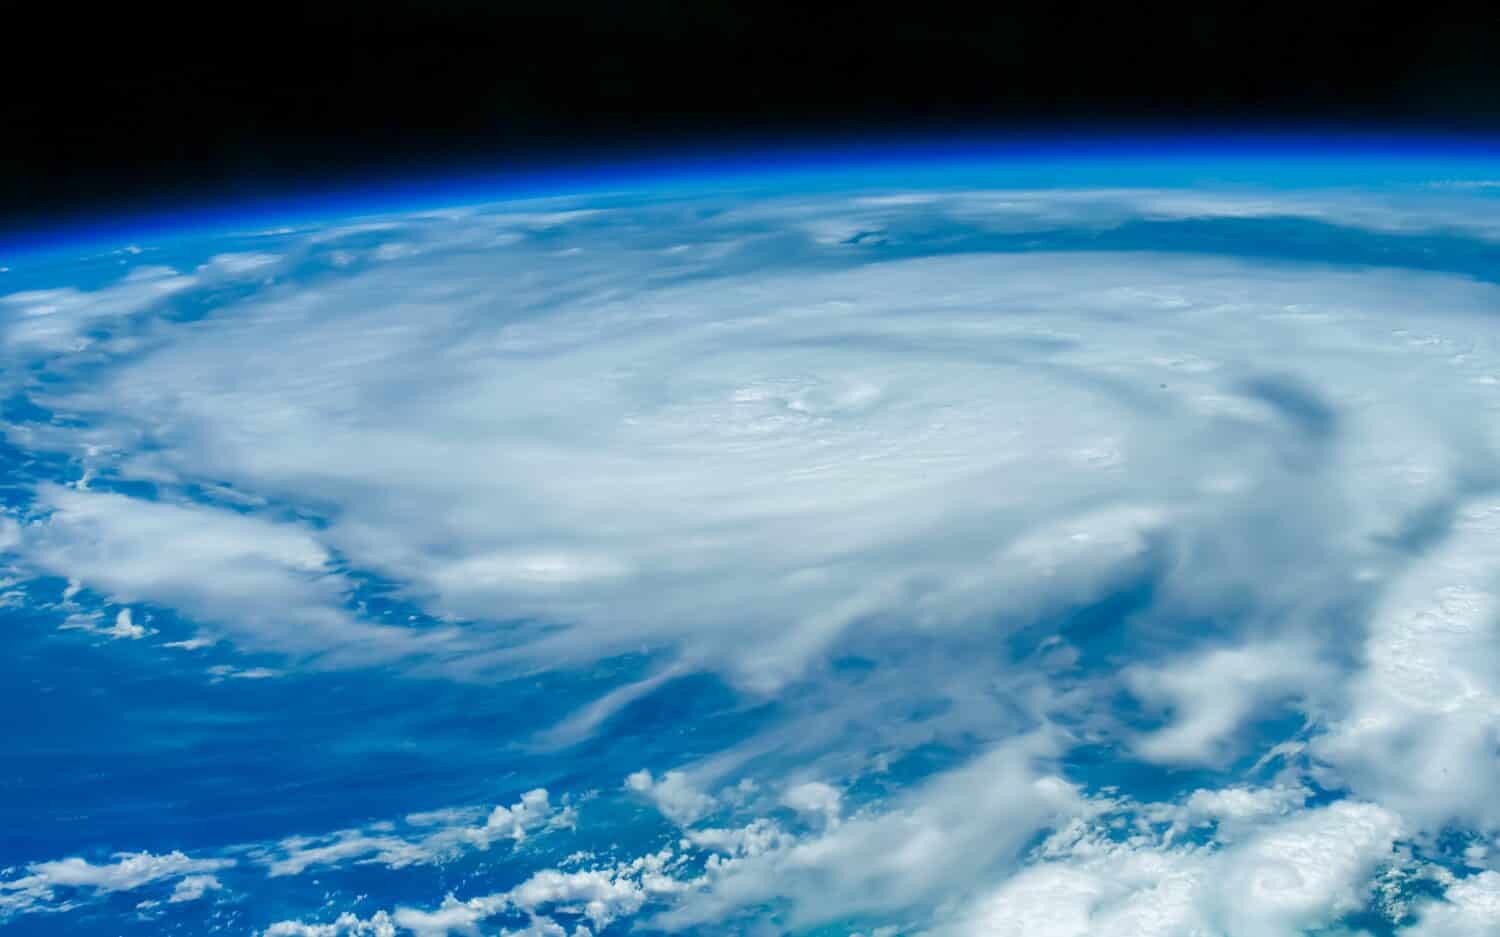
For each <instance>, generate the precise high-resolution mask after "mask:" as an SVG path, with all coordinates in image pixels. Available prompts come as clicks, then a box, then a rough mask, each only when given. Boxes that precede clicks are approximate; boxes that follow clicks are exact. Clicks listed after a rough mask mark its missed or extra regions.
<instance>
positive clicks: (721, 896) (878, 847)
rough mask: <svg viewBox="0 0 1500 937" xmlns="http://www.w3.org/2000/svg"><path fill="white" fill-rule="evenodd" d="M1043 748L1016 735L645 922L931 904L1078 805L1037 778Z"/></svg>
mask: <svg viewBox="0 0 1500 937" xmlns="http://www.w3.org/2000/svg"><path fill="white" fill-rule="evenodd" d="M1049 746H1050V743H1049V742H1047V741H1046V740H1045V739H1043V738H1039V737H1023V738H1020V739H1016V740H1012V741H1010V742H1008V743H1005V744H1003V745H1001V746H999V747H997V748H995V749H994V750H993V751H990V752H987V753H985V754H984V755H982V756H980V757H978V758H976V759H974V760H973V761H972V762H971V763H969V764H967V765H964V766H963V767H962V768H959V769H957V770H954V771H951V772H948V773H946V774H944V775H941V776H939V777H938V778H936V779H934V780H933V781H932V782H931V783H930V784H928V785H926V786H925V787H923V788H921V789H919V790H917V791H914V792H912V793H910V794H909V795H907V796H906V797H904V798H902V799H901V800H899V801H898V802H896V803H894V804H891V805H890V806H889V808H888V809H885V810H882V811H881V812H879V813H872V814H870V815H868V816H856V817H851V818H849V819H847V820H845V821H844V822H843V823H841V824H839V825H837V826H834V827H832V828H831V829H829V830H827V831H826V832H823V833H821V834H819V835H816V836H811V837H808V838H805V839H802V840H798V841H796V842H795V843H794V844H792V845H790V846H788V847H786V848H782V849H770V850H766V851H764V852H759V853H756V854H747V855H745V856H744V857H743V858H737V859H734V860H732V861H728V862H722V863H717V864H716V865H715V867H713V868H711V869H710V874H709V877H708V879H707V882H706V883H705V884H704V885H703V886H702V887H701V888H699V889H697V890H695V891H693V892H690V893H687V894H685V895H683V896H682V897H681V898H680V899H679V901H678V902H677V904H676V905H675V906H674V907H673V908H672V909H671V910H669V911H666V912H664V913H663V914H661V915H659V916H658V917H656V918H655V919H654V921H653V923H655V924H657V925H660V926H662V927H665V928H667V929H669V930H691V929H693V928H697V927H703V926H707V925H708V924H709V923H710V922H716V921H717V922H721V921H723V920H724V919H725V917H726V916H728V915H732V914H734V913H736V912H740V911H742V910H744V909H747V908H752V907H756V906H759V905H761V904H762V903H765V902H778V903H785V904H786V905H787V908H788V911H787V921H788V925H789V926H792V927H806V926H811V925H814V924H817V923H824V922H828V921H833V920H837V919H840V918H844V917H849V916H855V915H863V914H881V913H885V914H890V913H896V912H902V911H908V910H911V909H914V908H916V907H919V906H926V907H931V906H933V905H935V904H939V903H941V902H942V901H943V900H945V899H951V898H953V897H955V896H957V895H959V894H962V893H963V892H964V891H965V890H967V889H968V888H971V887H973V885H975V884H976V879H978V878H981V877H983V876H985V875H993V874H995V873H996V871H997V870H1003V869H1006V868H1008V867H1014V865H1015V864H1016V863H1017V862H1019V859H1020V857H1019V855H1018V853H1019V851H1020V849H1021V847H1022V845H1023V844H1024V843H1025V842H1026V841H1027V840H1028V839H1029V838H1031V837H1032V836H1033V835H1035V833H1037V832H1038V831H1039V830H1042V829H1044V828H1046V827H1048V826H1050V825H1051V824H1053V823H1055V822H1057V821H1058V820H1059V819H1060V818H1062V817H1064V816H1067V815H1069V814H1071V813H1073V812H1074V811H1076V810H1077V809H1078V807H1079V806H1080V805H1081V800H1080V798H1079V795H1078V793H1077V791H1076V790H1075V789H1074V788H1073V787H1072V786H1071V785H1069V784H1067V783H1065V782H1063V781H1062V780H1061V779H1059V778H1057V777H1055V776H1051V775H1047V774H1042V773H1038V771H1037V770H1036V761H1037V760H1038V759H1039V758H1042V757H1045V755H1046V753H1047V752H1048V750H1049Z"/></svg>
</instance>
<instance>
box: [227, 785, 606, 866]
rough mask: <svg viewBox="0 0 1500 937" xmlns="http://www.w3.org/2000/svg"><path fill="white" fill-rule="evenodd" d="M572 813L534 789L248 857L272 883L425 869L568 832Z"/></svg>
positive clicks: (286, 842) (289, 842)
mask: <svg viewBox="0 0 1500 937" xmlns="http://www.w3.org/2000/svg"><path fill="white" fill-rule="evenodd" d="M575 816H576V811H575V810H574V808H572V807H571V806H566V805H564V806H561V807H559V806H556V805H554V804H553V803H552V802H551V800H550V798H549V796H548V794H547V791H546V790H544V789H542V788H536V789H534V790H531V791H527V792H526V793H525V794H523V795H521V799H520V800H518V801H517V802H515V803H514V804H512V805H510V806H508V807H507V806H505V805H503V804H499V805H496V806H495V807H494V808H493V809H491V810H490V811H489V812H488V813H487V814H486V813H485V812H484V811H483V810H478V809H474V808H470V809H451V810H441V811H433V812H427V813H417V814H411V815H409V816H407V817H406V818H405V820H404V822H403V823H402V824H400V825H397V824H394V823H381V824H376V825H374V826H371V827H367V828H361V829H348V830H338V831H336V832H333V833H327V834H322V835H318V836H289V837H287V838H285V839H283V840H281V841H279V842H277V843H275V844H274V845H272V846H269V847H259V848H256V849H254V850H252V851H251V856H252V858H253V859H254V861H255V862H256V863H257V864H260V865H263V866H265V868H266V870H267V872H268V874H269V875H270V876H271V877H273V878H276V877H280V876H285V875H300V874H302V873H303V872H305V871H306V870H308V869H310V868H319V867H331V866H340V865H344V864H346V863H350V862H354V863H358V864H364V865H382V866H385V867H387V868H391V869H400V868H406V867H408V866H413V865H431V864H434V863H438V862H443V861H445V860H448V859H451V858H453V857H454V856H456V855H458V854H460V853H462V852H464V851H466V850H471V849H479V850H485V849H489V848H490V846H491V845H492V844H494V843H496V842H500V841H504V840H509V841H511V842H512V843H520V842H521V841H523V840H525V839H526V837H527V836H528V835H530V834H532V833H535V832H537V831H540V830H545V829H561V828H566V827H571V826H572V825H573V824H574V822H575Z"/></svg>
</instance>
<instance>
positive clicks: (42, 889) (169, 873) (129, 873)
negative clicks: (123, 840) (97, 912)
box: [0, 852, 235, 920]
mask: <svg viewBox="0 0 1500 937" xmlns="http://www.w3.org/2000/svg"><path fill="white" fill-rule="evenodd" d="M113 858H114V861H113V862H106V863H98V864H95V863H92V862H89V861H88V860H87V859H83V858H79V857H77V856H73V857H70V858H67V859H57V860H53V861H49V862H33V863H31V864H29V865H27V866H26V867H25V869H24V870H23V872H22V874H20V875H17V876H15V877H13V878H7V879H0V920H3V919H4V918H5V917H9V916H11V915H14V914H20V913H34V912H44V911H66V910H68V909H70V908H72V907H75V906H77V905H78V904H80V903H84V902H87V901H90V900H93V899H96V898H98V897H100V896H103V895H108V894H111V893H114V892H126V891H135V890H136V889H139V888H144V887H147V886H149V885H154V884H156V883H158V882H167V881H172V880H174V879H176V880H178V889H184V888H185V891H183V894H184V895H188V894H192V893H193V892H194V891H195V890H197V894H192V897H194V898H196V897H200V896H201V895H202V893H203V891H204V890H206V889H207V888H209V887H210V886H209V885H208V884H207V883H208V881H209V880H212V878H213V876H212V875H211V874H210V873H213V872H216V871H218V870H220V869H225V868H229V867H230V866H233V865H234V864H235V863H234V860H233V859H227V858H193V857H191V856H188V855H187V854H185V853H181V852H170V853H165V854H161V855H153V854H152V853H148V852H134V853H129V852H124V853H117V854H116V855H115V856H114V857H113ZM188 883H192V884H188ZM170 900H172V901H186V900H191V899H189V898H187V897H183V898H178V897H177V891H176V890H174V891H173V897H172V898H171V899H170Z"/></svg>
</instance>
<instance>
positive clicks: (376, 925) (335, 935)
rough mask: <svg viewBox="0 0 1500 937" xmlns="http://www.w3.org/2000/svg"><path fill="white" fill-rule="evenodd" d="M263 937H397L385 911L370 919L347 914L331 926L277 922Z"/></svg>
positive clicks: (394, 926) (263, 932)
mask: <svg viewBox="0 0 1500 937" xmlns="http://www.w3.org/2000/svg"><path fill="white" fill-rule="evenodd" d="M261 937H396V925H395V924H394V923H392V921H391V916H390V915H389V914H387V913H386V912H384V911H377V912H375V914H374V915H372V916H371V917H369V918H359V917H356V916H355V915H353V914H350V913H348V912H345V913H344V914H340V915H339V916H338V919H337V920H336V921H334V922H333V923H331V924H305V923H303V922H301V921H277V922H276V923H275V924H272V925H271V926H270V927H268V928H266V929H265V930H263V931H261Z"/></svg>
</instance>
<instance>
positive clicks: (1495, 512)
mask: <svg viewBox="0 0 1500 937" xmlns="http://www.w3.org/2000/svg"><path fill="white" fill-rule="evenodd" d="M1497 588H1500V502H1497V501H1495V500H1494V499H1492V498H1479V499H1473V500H1469V501H1466V502H1463V503H1461V504H1459V505H1458V506H1457V507H1456V508H1455V510H1454V511H1453V517H1452V523H1451V525H1449V529H1448V530H1447V531H1446V532H1445V533H1444V534H1443V536H1442V538H1441V540H1440V542H1439V543H1438V544H1437V545H1436V546H1435V547H1434V548H1433V549H1431V550H1430V551H1429V552H1428V553H1427V554H1426V555H1424V556H1423V557H1421V558H1420V559H1418V560H1417V561H1416V562H1414V563H1413V564H1411V566H1410V567H1408V568H1407V570H1405V571H1404V572H1403V574H1402V575H1401V576H1399V577H1397V578H1396V579H1395V580H1394V581H1393V582H1392V584H1391V586H1390V588H1389V589H1388V590H1387V591H1386V592H1385V595H1384V597H1383V598H1382V601H1381V602H1380V604H1379V605H1378V606H1377V607H1376V608H1375V610H1374V612H1373V614H1372V616H1371V619H1370V623H1369V629H1368V636H1367V638H1366V641H1365V646H1364V655H1363V657H1364V660H1363V668H1362V670H1361V671H1360V673H1359V674H1358V676H1357V677H1356V678H1355V679H1354V680H1353V682H1352V683H1351V685H1350V687H1349V704H1348V710H1347V712H1345V713H1344V714H1343V718H1341V719H1340V720H1339V721H1338V722H1337V723H1336V724H1334V725H1333V726H1331V727H1330V730H1329V732H1328V733H1327V734H1326V735H1323V736H1321V737H1319V738H1317V739H1315V740H1314V742H1313V750H1314V751H1315V752H1316V753H1317V754H1318V755H1320V756H1321V757H1323V758H1325V759H1327V760H1328V761H1330V762H1331V763H1332V764H1333V765H1334V766H1335V767H1336V768H1337V770H1338V771H1339V773H1340V775H1341V776H1342V777H1343V778H1344V780H1345V781H1346V782H1347V783H1348V784H1350V785H1351V786H1352V787H1353V788H1354V789H1355V790H1356V791H1358V792H1359V793H1360V794H1361V795H1362V796H1365V797H1371V798H1374V799H1376V800H1378V801H1379V802H1380V803H1382V804H1386V805H1389V806H1391V807H1392V808H1393V809H1396V810H1398V811H1400V813H1401V814H1402V815H1403V816H1407V817H1410V818H1412V819H1413V820H1416V821H1420V822H1421V823H1422V825H1423V826H1425V827H1426V828H1428V829H1430V830H1433V831H1436V830H1437V829H1438V828H1440V827H1441V825H1442V824H1444V823H1445V822H1448V821H1459V822H1465V823H1477V824H1481V825H1483V826H1485V827H1489V828H1495V827H1500V803H1497V802H1496V800H1495V798H1494V797H1493V796H1491V792H1493V791H1494V790H1496V789H1500V762H1497V760H1496V758H1495V744H1496V739H1497V738H1500V645H1497V642H1496V638H1497V623H1500V617H1497V616H1500V599H1497Z"/></svg>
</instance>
